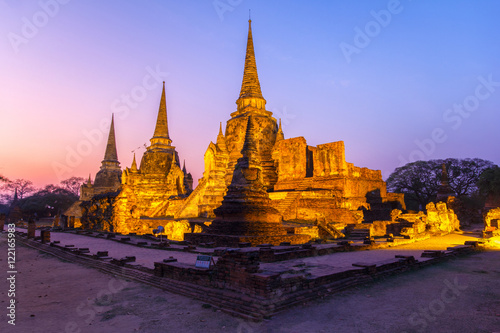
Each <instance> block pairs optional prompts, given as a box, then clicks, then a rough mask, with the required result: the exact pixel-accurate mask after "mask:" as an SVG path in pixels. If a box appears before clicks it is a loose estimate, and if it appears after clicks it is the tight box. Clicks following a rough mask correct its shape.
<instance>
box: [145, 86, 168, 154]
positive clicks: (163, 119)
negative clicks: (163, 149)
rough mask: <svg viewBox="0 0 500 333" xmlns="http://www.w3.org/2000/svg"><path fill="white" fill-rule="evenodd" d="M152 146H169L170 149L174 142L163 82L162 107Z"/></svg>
mask: <svg viewBox="0 0 500 333" xmlns="http://www.w3.org/2000/svg"><path fill="white" fill-rule="evenodd" d="M150 141H151V146H167V147H170V144H171V143H172V140H170V136H169V134H168V120H167V101H166V97H165V81H163V90H162V92H161V98H160V107H159V108H158V116H157V118H156V127H155V132H154V134H153V138H151V140H150Z"/></svg>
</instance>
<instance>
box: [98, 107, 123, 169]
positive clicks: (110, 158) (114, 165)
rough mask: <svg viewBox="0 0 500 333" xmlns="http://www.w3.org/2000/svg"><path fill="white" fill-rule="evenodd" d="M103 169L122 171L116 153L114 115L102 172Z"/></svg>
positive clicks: (102, 163)
mask: <svg viewBox="0 0 500 333" xmlns="http://www.w3.org/2000/svg"><path fill="white" fill-rule="evenodd" d="M103 169H112V170H121V169H120V162H118V154H117V153H116V140H115V116H114V114H113V115H112V116H111V125H110V126H109V135H108V143H107V145H106V152H105V153H104V159H103V160H102V162H101V170H103ZM96 176H97V175H96Z"/></svg>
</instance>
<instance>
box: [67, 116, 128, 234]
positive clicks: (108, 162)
mask: <svg viewBox="0 0 500 333" xmlns="http://www.w3.org/2000/svg"><path fill="white" fill-rule="evenodd" d="M121 177H122V170H121V168H120V162H119V161H118V154H117V152H116V137H115V119H114V115H112V116H111V125H110V127H109V134H108V141H107V144H106V150H105V152H104V159H103V160H102V161H101V168H100V169H99V171H98V172H97V174H96V176H95V179H94V183H93V184H92V180H91V177H90V175H89V178H88V181H87V183H85V184H82V186H81V187H80V198H79V200H78V201H76V202H75V203H73V204H72V205H71V206H70V207H69V208H68V209H67V210H66V211H65V212H64V214H63V215H65V216H67V219H68V220H67V226H68V227H80V226H81V222H80V219H81V218H82V215H83V214H84V212H82V207H81V204H82V203H84V202H87V203H90V201H91V200H92V198H94V197H95V196H97V195H101V196H102V195H105V194H107V193H116V192H117V191H118V190H119V189H120V186H121Z"/></svg>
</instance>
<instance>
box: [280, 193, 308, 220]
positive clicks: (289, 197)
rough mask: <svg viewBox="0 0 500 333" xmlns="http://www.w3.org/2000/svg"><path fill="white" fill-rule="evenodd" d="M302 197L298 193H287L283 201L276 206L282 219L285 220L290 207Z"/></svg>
mask: <svg viewBox="0 0 500 333" xmlns="http://www.w3.org/2000/svg"><path fill="white" fill-rule="evenodd" d="M301 196H302V193H300V192H296V191H294V192H288V193H287V194H286V197H285V199H283V200H281V201H280V202H279V204H278V207H276V209H278V211H279V212H280V213H281V214H282V215H283V219H286V217H285V216H287V213H288V212H289V209H290V207H291V206H292V205H293V204H294V203H295V202H296V201H297V200H298V199H299V198H300V197H301Z"/></svg>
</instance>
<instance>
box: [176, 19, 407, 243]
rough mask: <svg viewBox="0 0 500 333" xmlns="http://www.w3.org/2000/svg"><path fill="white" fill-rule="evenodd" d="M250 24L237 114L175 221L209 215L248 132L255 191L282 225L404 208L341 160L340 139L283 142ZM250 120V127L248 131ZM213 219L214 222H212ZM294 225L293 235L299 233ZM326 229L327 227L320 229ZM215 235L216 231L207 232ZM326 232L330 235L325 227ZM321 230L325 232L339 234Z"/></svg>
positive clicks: (364, 217)
mask: <svg viewBox="0 0 500 333" xmlns="http://www.w3.org/2000/svg"><path fill="white" fill-rule="evenodd" d="M251 24H252V22H251V21H249V25H248V37H247V43H246V53H245V62H244V69H243V80H242V83H241V89H240V94H239V96H238V98H237V100H236V110H235V111H234V112H232V113H231V114H230V116H231V117H230V119H229V120H228V121H227V123H226V126H225V132H223V130H222V124H221V126H220V128H219V133H218V135H217V139H216V141H215V143H214V142H210V144H209V146H208V148H207V150H206V153H205V171H204V173H203V177H202V178H201V179H200V181H199V183H198V186H197V188H196V189H195V190H194V191H193V193H192V194H191V195H190V196H189V197H188V198H187V199H186V200H185V202H184V203H183V205H182V206H180V208H179V209H178V210H177V211H176V212H175V217H178V218H182V217H184V218H189V217H203V218H207V219H210V218H214V217H216V216H217V213H216V211H217V208H218V207H220V206H221V205H222V202H223V199H224V200H225V197H224V196H225V195H226V193H228V191H229V186H230V185H231V183H232V180H233V177H234V172H235V168H237V164H238V162H239V159H240V158H241V157H242V156H243V153H242V152H243V145H244V142H245V138H246V137H247V134H248V133H247V132H248V130H250V131H251V133H250V134H251V138H252V140H253V141H254V142H255V147H254V150H255V157H256V159H258V160H259V163H260V168H261V175H262V186H263V188H264V190H265V191H266V192H267V193H268V196H269V198H270V199H271V202H272V206H273V207H274V208H276V209H278V211H279V212H280V214H281V215H282V216H283V220H285V221H308V222H310V223H314V224H315V225H320V224H321V226H325V224H328V223H336V224H340V225H339V227H340V228H344V227H345V226H346V225H347V224H357V223H361V222H363V221H365V222H366V221H373V220H384V219H389V218H390V212H391V210H392V209H394V208H400V209H401V208H404V200H403V195H402V194H395V193H388V192H387V190H386V184H385V182H384V181H383V180H382V174H381V172H380V171H379V170H370V169H368V168H361V167H357V166H354V165H353V164H352V163H348V162H347V161H346V159H345V147H344V142H343V141H337V142H330V143H326V144H321V145H317V146H310V145H308V144H307V142H306V140H305V138H303V137H295V138H289V139H286V138H285V135H284V133H283V128H282V126H281V121H280V122H279V123H278V122H277V120H276V119H275V118H274V117H273V115H272V112H270V111H267V110H266V100H265V99H264V97H263V94H262V90H261V85H260V81H259V77H258V73H257V65H256V59H255V51H254V43H253V36H252V25H251ZM249 118H252V126H251V127H250V129H248V126H247V124H248V123H249ZM217 220H220V218H219V217H217ZM299 229H300V228H296V229H295V231H296V233H297V232H302V231H300V230H299ZM323 229H325V230H326V229H331V228H323ZM214 230H215V229H214ZM330 231H331V230H330ZM330 231H327V232H328V233H329V234H332V236H333V234H335V237H337V236H338V235H339V233H335V232H330Z"/></svg>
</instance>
